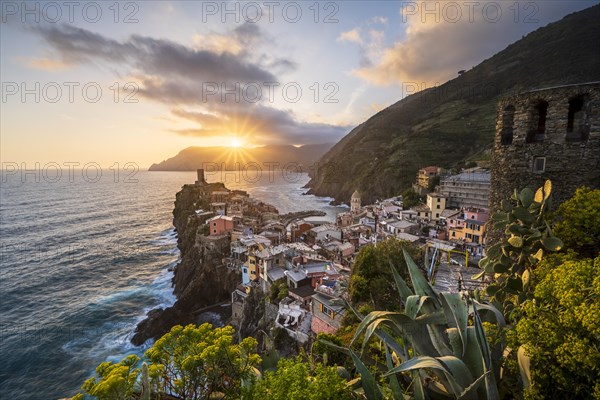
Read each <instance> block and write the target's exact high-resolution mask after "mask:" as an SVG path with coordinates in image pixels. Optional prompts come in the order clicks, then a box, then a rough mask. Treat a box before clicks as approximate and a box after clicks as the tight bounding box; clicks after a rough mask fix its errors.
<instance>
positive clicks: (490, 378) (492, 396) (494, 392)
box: [473, 303, 500, 400]
mask: <svg viewBox="0 0 600 400" xmlns="http://www.w3.org/2000/svg"><path fill="white" fill-rule="evenodd" d="M473 319H474V322H475V323H474V325H475V336H476V338H477V342H478V343H479V348H480V349H481V354H482V356H483V363H484V368H485V372H487V371H490V370H491V369H492V358H491V355H490V348H489V344H488V342H487V339H486V337H485V331H484V329H483V324H482V323H481V318H479V314H478V313H477V306H476V305H475V303H473ZM485 390H486V398H487V399H488V400H498V399H499V397H500V394H499V393H498V387H497V386H496V380H495V378H494V374H488V375H486V377H485Z"/></svg>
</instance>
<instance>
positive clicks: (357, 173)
mask: <svg viewBox="0 0 600 400" xmlns="http://www.w3.org/2000/svg"><path fill="white" fill-rule="evenodd" d="M598 20H600V6H594V7H590V8H588V9H586V10H583V11H580V12H577V13H573V14H571V15H568V16H566V17H565V18H563V19H562V20H560V21H558V22H555V23H552V24H550V25H548V26H546V27H544V28H540V29H538V30H536V31H535V32H532V33H530V34H529V35H527V36H525V37H524V38H523V39H521V40H519V41H517V42H515V43H513V44H512V45H510V46H508V47H507V48H506V49H504V50H503V51H501V52H499V53H497V54H496V55H494V56H493V57H491V58H489V59H487V60H485V61H483V62H482V63H481V64H479V65H478V66H476V67H474V68H472V69H470V70H468V71H466V72H465V73H463V74H462V75H460V76H459V77H457V78H455V79H453V80H451V81H449V82H446V83H445V84H443V85H441V86H439V87H436V88H431V89H427V90H424V91H422V92H419V93H416V94H414V95H412V96H408V97H406V98H405V99H403V100H401V101H399V102H398V103H396V104H393V105H392V106H390V107H388V108H386V109H385V110H382V111H381V112H379V113H377V114H376V115H374V116H373V117H371V118H369V119H368V120H367V121H365V122H364V123H362V124H361V125H359V126H357V127H356V128H355V129H353V130H352V131H351V132H350V133H349V134H348V135H347V136H346V137H344V138H343V139H342V140H341V141H340V142H338V143H337V144H336V145H335V146H334V147H333V148H332V149H331V150H329V151H328V152H327V153H326V154H325V155H324V156H323V157H322V158H321V159H320V161H319V165H320V168H319V169H318V170H316V172H312V173H311V175H312V176H311V178H312V179H311V181H310V182H309V184H308V185H307V186H308V187H310V191H309V193H311V194H315V195H318V196H330V197H334V198H335V200H336V202H338V203H339V202H349V200H350V196H351V194H352V193H353V192H354V190H357V189H358V190H359V192H360V193H361V194H362V200H363V202H366V203H371V202H373V201H374V200H376V199H378V198H380V199H381V198H386V197H390V196H393V195H397V194H399V193H401V191H403V190H404V189H407V188H409V187H410V184H411V182H413V181H414V179H415V174H416V172H417V170H418V169H419V168H422V167H425V166H427V165H438V166H441V167H444V168H452V167H457V166H461V165H464V160H466V159H469V158H472V157H477V154H479V153H480V152H482V151H485V150H487V149H490V148H491V147H492V142H493V138H494V132H495V117H496V104H497V102H498V100H499V99H500V98H502V97H504V96H507V95H509V94H511V93H520V92H523V91H526V90H528V89H534V88H541V87H547V86H554V85H564V84H573V83H582V82H590V81H598V80H600V52H598V43H600V29H598ZM449 51H451V50H449ZM313 171H315V170H313Z"/></svg>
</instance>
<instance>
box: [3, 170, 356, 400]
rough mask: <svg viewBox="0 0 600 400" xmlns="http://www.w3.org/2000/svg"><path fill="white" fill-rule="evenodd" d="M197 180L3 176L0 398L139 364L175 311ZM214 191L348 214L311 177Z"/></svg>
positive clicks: (217, 177) (62, 392) (217, 176)
mask: <svg viewBox="0 0 600 400" xmlns="http://www.w3.org/2000/svg"><path fill="white" fill-rule="evenodd" d="M195 180H196V173H195V172H148V171H137V170H131V169H130V170H112V169H110V170H108V169H107V170H94V169H92V170H89V169H88V170H81V171H79V170H69V171H61V170H56V171H49V170H42V171H40V170H37V171H21V172H17V171H3V172H2V181H1V184H0V399H7V400H8V399H10V400H18V399H28V400H34V399H44V400H47V399H59V398H65V397H71V396H73V395H74V394H76V393H77V392H78V389H79V387H80V386H81V384H82V383H83V382H84V380H85V379H87V378H89V377H90V376H93V374H94V370H95V367H96V366H97V365H98V364H100V363H101V362H104V361H113V362H118V361H119V360H121V359H122V358H123V357H124V356H126V355H129V354H137V355H140V356H141V355H142V354H143V353H144V351H145V350H146V349H147V348H148V347H149V346H150V344H151V343H150V342H147V343H146V344H145V345H143V346H140V347H136V346H133V345H132V344H131V343H130V339H131V337H132V335H133V331H134V329H135V327H136V325H137V324H138V323H139V322H140V321H141V320H142V319H143V318H144V316H145V314H146V313H147V312H148V311H149V310H151V309H152V308H155V307H168V306H170V305H172V304H173V303H174V302H175V297H174V295H173V293H172V287H171V278H172V272H171V269H172V267H174V266H175V265H176V264H177V262H178V260H179V251H178V249H177V247H176V244H177V236H176V232H175V231H174V229H173V225H172V218H173V215H172V211H173V206H174V201H175V194H176V193H177V192H178V191H179V190H180V189H181V187H182V185H184V184H187V183H193V182H194V181H195ZM207 180H208V181H209V182H215V181H224V182H225V184H226V186H227V187H228V188H230V189H241V190H246V191H247V192H248V193H249V194H250V195H251V196H252V197H254V198H257V199H259V200H261V201H264V202H266V203H270V204H272V205H274V206H276V207H277V208H278V209H279V211H280V212H281V213H287V212H292V211H301V210H312V209H319V210H323V211H325V212H326V213H327V216H326V217H324V218H325V219H329V220H331V221H333V220H334V218H335V215H336V214H337V213H338V212H341V211H344V210H346V209H347V208H345V207H334V206H331V205H329V202H330V201H331V200H332V199H330V198H323V197H315V196H312V195H306V194H305V192H306V191H307V189H305V188H303V187H304V185H305V184H306V183H307V182H308V180H309V177H308V175H307V174H286V173H280V172H278V171H272V172H270V173H268V174H267V173H265V174H262V175H260V176H259V175H257V174H253V175H252V176H248V174H244V173H243V172H230V171H229V172H226V173H225V172H223V173H212V174H211V175H210V176H208V177H207Z"/></svg>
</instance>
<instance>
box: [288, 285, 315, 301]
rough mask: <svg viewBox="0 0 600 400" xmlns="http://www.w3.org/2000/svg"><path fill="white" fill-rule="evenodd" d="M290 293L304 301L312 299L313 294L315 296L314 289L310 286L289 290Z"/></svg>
mask: <svg viewBox="0 0 600 400" xmlns="http://www.w3.org/2000/svg"><path fill="white" fill-rule="evenodd" d="M288 291H289V292H290V293H293V294H295V295H296V296H298V297H300V298H302V299H304V298H307V297H311V296H312V295H313V294H315V291H314V289H313V288H312V286H310V285H304V286H299V287H297V288H289V289H288Z"/></svg>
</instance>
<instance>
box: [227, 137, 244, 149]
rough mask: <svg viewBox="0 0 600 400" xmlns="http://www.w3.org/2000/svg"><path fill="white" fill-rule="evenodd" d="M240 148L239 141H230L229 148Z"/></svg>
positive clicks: (240, 143)
mask: <svg viewBox="0 0 600 400" xmlns="http://www.w3.org/2000/svg"><path fill="white" fill-rule="evenodd" d="M241 146H242V142H241V141H240V140H239V139H231V142H230V143H229V147H233V148H238V147H241Z"/></svg>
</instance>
